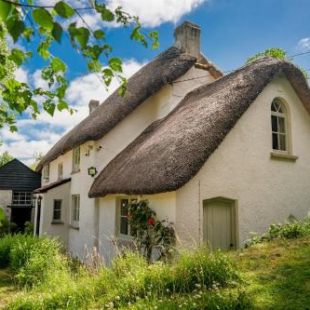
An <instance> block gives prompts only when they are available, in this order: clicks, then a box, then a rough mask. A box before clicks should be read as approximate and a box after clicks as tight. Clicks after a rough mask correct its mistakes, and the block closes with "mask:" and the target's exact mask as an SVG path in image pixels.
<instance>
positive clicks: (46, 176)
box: [43, 164, 50, 182]
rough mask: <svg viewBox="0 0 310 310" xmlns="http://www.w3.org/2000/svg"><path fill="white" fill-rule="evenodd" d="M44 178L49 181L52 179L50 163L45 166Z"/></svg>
mask: <svg viewBox="0 0 310 310" xmlns="http://www.w3.org/2000/svg"><path fill="white" fill-rule="evenodd" d="M43 179H44V180H45V181H46V182H48V181H49V179H50V165H49V164H48V165H46V166H44V168H43Z"/></svg>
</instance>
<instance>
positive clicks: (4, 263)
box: [0, 235, 12, 269]
mask: <svg viewBox="0 0 310 310" xmlns="http://www.w3.org/2000/svg"><path fill="white" fill-rule="evenodd" d="M11 246H12V236H11V235H6V236H4V237H3V238H0V268H1V269H3V268H7V267H9V265H10V252H11Z"/></svg>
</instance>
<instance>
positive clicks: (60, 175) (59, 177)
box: [58, 163, 63, 180]
mask: <svg viewBox="0 0 310 310" xmlns="http://www.w3.org/2000/svg"><path fill="white" fill-rule="evenodd" d="M62 178H63V164H62V163H60V164H58V180H61V179H62Z"/></svg>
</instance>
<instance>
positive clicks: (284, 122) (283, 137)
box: [271, 99, 289, 153]
mask: <svg viewBox="0 0 310 310" xmlns="http://www.w3.org/2000/svg"><path fill="white" fill-rule="evenodd" d="M271 128H272V148H273V150H275V151H281V152H285V153H289V135H288V113H287V109H286V107H285V105H284V104H283V103H282V102H281V100H280V99H274V100H273V102H272V104H271Z"/></svg>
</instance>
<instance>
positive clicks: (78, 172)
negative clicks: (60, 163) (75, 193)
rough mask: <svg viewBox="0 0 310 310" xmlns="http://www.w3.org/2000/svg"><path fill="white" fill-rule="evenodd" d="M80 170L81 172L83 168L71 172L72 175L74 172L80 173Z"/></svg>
mask: <svg viewBox="0 0 310 310" xmlns="http://www.w3.org/2000/svg"><path fill="white" fill-rule="evenodd" d="M79 172H81V169H79V170H74V171H72V172H71V175H72V174H76V173H79Z"/></svg>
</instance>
